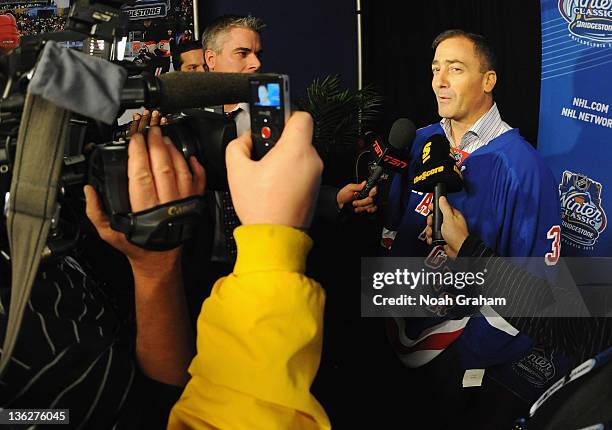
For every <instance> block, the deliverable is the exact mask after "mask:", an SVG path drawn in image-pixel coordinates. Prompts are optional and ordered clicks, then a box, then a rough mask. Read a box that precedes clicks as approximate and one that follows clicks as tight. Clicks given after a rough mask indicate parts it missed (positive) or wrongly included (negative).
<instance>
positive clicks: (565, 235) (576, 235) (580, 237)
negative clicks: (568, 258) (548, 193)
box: [559, 170, 606, 249]
mask: <svg viewBox="0 0 612 430" xmlns="http://www.w3.org/2000/svg"><path fill="white" fill-rule="evenodd" d="M602 188H603V187H602V186H601V184H600V183H599V182H597V181H594V180H592V179H591V178H589V177H587V176H585V175H581V174H577V173H572V172H570V171H568V170H566V171H564V172H563V178H562V180H561V184H560V185H559V196H560V199H561V216H562V218H563V220H562V222H563V229H562V232H561V237H562V239H563V242H564V243H567V244H568V245H571V246H574V247H576V248H580V249H593V246H594V245H595V243H596V242H597V239H599V236H600V235H601V233H602V232H603V231H604V230H605V228H606V213H605V212H604V210H603V208H602V207H601V191H602Z"/></svg>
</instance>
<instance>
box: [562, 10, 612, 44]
mask: <svg viewBox="0 0 612 430" xmlns="http://www.w3.org/2000/svg"><path fill="white" fill-rule="evenodd" d="M559 12H560V13H561V16H562V17H563V18H564V19H565V20H566V21H567V22H568V24H569V25H568V26H567V28H568V30H569V31H570V33H571V34H572V35H573V36H575V37H576V39H575V40H576V41H578V42H581V43H585V44H589V45H590V43H588V42H587V40H592V41H595V42H604V43H606V44H608V46H610V45H611V44H612V0H559ZM596 46H602V47H603V46H606V45H596Z"/></svg>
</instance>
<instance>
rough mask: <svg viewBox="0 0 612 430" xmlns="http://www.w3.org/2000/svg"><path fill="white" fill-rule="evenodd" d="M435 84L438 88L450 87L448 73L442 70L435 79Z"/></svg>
mask: <svg viewBox="0 0 612 430" xmlns="http://www.w3.org/2000/svg"><path fill="white" fill-rule="evenodd" d="M433 84H434V86H435V87H436V88H444V87H448V73H447V72H446V71H445V70H444V69H441V70H440V71H438V73H436V74H435V75H434V77H433Z"/></svg>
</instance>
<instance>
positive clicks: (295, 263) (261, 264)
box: [234, 224, 312, 275]
mask: <svg viewBox="0 0 612 430" xmlns="http://www.w3.org/2000/svg"><path fill="white" fill-rule="evenodd" d="M234 237H235V238H236V246H237V248H238V258H237V260H236V265H235V266H234V274H235V275H241V274H246V273H250V272H270V271H282V272H295V273H301V274H303V273H304V271H305V268H306V257H307V256H308V252H309V251H310V249H311V248H312V239H311V238H310V237H308V235H307V234H306V233H304V232H302V231H300V230H298V229H295V228H292V227H287V226H283V225H272V224H254V225H242V226H240V227H238V228H236V229H235V230H234Z"/></svg>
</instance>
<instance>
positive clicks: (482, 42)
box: [431, 29, 497, 72]
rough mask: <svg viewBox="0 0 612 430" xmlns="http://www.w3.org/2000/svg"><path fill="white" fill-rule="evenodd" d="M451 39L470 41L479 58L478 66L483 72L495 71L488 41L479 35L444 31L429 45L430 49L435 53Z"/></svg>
mask: <svg viewBox="0 0 612 430" xmlns="http://www.w3.org/2000/svg"><path fill="white" fill-rule="evenodd" d="M453 37H464V38H466V39H468V40H471V41H472V42H473V43H474V50H475V51H476V55H477V56H479V57H480V64H481V67H482V69H484V70H482V71H483V72H486V71H489V70H496V69H497V57H496V55H495V52H494V51H493V48H492V47H491V44H490V43H489V41H488V40H487V39H486V38H485V37H484V36H481V35H480V34H475V33H468V32H467V31H463V30H458V29H453V30H446V31H443V32H442V33H440V34H439V35H438V36H437V37H436V38H435V39H434V41H433V43H432V44H431V47H432V48H433V50H434V51H435V50H436V48H437V47H438V45H439V44H440V43H442V42H444V41H445V40H447V39H452V38H453Z"/></svg>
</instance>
